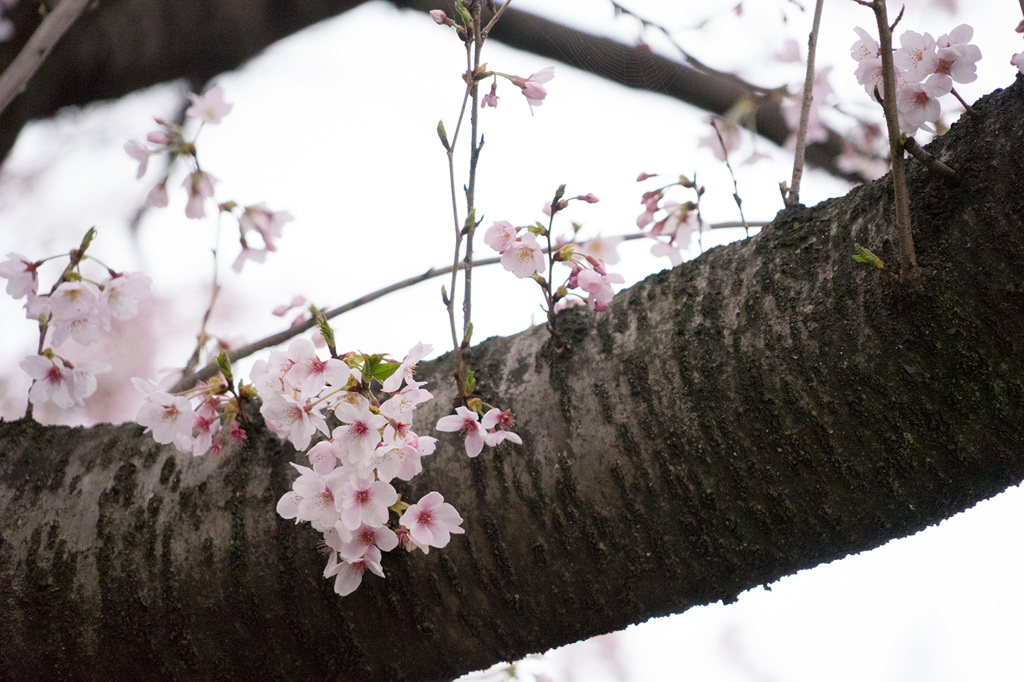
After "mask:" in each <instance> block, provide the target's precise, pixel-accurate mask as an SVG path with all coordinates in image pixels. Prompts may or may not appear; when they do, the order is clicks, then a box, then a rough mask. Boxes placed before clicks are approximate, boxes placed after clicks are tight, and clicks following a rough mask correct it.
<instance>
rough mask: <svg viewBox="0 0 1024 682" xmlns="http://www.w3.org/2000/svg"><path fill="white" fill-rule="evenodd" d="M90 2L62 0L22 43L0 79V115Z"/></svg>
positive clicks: (85, 0)
mask: <svg viewBox="0 0 1024 682" xmlns="http://www.w3.org/2000/svg"><path fill="white" fill-rule="evenodd" d="M91 2H92V0H63V2H61V3H60V4H59V5H57V6H56V7H55V8H54V9H53V10H52V11H51V12H50V13H49V14H47V15H46V18H45V19H43V21H42V23H41V24H39V28H37V29H36V30H35V33H33V34H32V37H31V38H29V39H28V42H27V43H25V47H23V48H22V49H21V52H19V53H18V56H17V57H15V58H14V61H12V62H11V64H10V66H8V67H7V70H6V71H4V72H3V74H2V75H0V113H3V111H4V110H5V109H6V108H7V106H8V105H9V104H10V103H11V102H12V101H13V100H14V98H15V97H17V96H18V95H19V94H21V91H22V90H24V89H25V86H26V85H27V84H28V82H29V81H30V80H31V79H32V76H34V75H35V73H36V71H37V70H38V69H39V67H40V66H41V65H42V63H43V61H44V60H45V59H46V57H47V55H49V54H50V51H51V50H52V49H53V48H54V46H56V45H57V42H58V41H60V39H61V38H62V37H63V36H64V34H65V33H67V31H68V29H69V28H71V25H72V24H74V23H75V21H77V20H78V17H80V16H82V13H83V12H85V9H86V7H88V6H89V4H90V3H91Z"/></svg>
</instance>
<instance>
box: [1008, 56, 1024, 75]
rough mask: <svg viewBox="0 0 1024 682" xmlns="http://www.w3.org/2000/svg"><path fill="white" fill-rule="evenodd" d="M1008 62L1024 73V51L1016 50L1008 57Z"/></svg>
mask: <svg viewBox="0 0 1024 682" xmlns="http://www.w3.org/2000/svg"><path fill="white" fill-rule="evenodd" d="M1010 64H1012V65H1013V66H1016V67H1017V70H1018V71H1020V72H1021V73H1022V74H1024V52H1016V53H1014V55H1013V56H1012V57H1010Z"/></svg>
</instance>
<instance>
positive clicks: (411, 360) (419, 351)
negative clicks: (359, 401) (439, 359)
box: [381, 342, 434, 393]
mask: <svg viewBox="0 0 1024 682" xmlns="http://www.w3.org/2000/svg"><path fill="white" fill-rule="evenodd" d="M432 350H434V347H433V346H431V345H430V344H428V343H422V342H421V343H417V344H416V345H415V346H413V347H412V348H410V349H409V353H408V354H407V355H406V356H405V358H404V359H403V360H402V363H401V364H400V365H399V366H398V369H396V370H395V373H394V374H392V375H391V376H389V377H388V378H387V379H385V380H384V383H383V384H382V386H381V388H383V389H384V390H385V391H387V392H388V393H394V392H395V391H397V390H398V389H399V388H401V386H402V382H403V381H404V382H405V383H406V384H411V383H412V382H413V373H414V372H415V371H416V364H417V363H418V362H419V361H420V360H422V359H423V358H425V357H426V356H427V355H428V354H429V353H430V351H432Z"/></svg>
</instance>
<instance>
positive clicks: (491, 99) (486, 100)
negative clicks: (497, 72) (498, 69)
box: [480, 80, 498, 109]
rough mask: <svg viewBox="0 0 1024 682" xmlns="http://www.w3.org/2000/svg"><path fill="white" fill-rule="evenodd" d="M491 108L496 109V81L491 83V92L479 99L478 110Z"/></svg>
mask: <svg viewBox="0 0 1024 682" xmlns="http://www.w3.org/2000/svg"><path fill="white" fill-rule="evenodd" d="M484 107H493V108H495V109H497V108H498V81H497V80H495V81H493V82H491V91H490V92H488V93H487V94H486V95H484V96H483V97H482V98H481V99H480V108H481V109H483V108H484Z"/></svg>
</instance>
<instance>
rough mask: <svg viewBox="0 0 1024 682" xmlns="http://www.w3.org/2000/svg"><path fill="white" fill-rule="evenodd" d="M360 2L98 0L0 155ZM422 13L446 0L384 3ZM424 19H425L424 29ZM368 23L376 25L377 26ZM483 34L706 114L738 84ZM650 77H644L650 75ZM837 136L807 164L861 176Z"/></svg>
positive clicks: (26, 6)
mask: <svg viewBox="0 0 1024 682" xmlns="http://www.w3.org/2000/svg"><path fill="white" fill-rule="evenodd" d="M365 2H366V0H289V1H288V2H282V1H280V0H278V1H273V0H173V1H172V0H102V2H99V3H98V5H97V6H96V8H95V9H94V10H93V11H91V12H89V13H87V14H86V15H85V16H84V17H83V18H82V19H81V20H80V21H79V23H78V24H77V25H76V26H73V27H72V29H71V30H70V31H69V32H68V34H67V35H66V36H65V38H64V39H63V40H62V41H61V42H60V43H59V44H58V45H57V47H56V48H55V49H54V51H53V53H52V54H51V55H50V57H49V58H48V59H47V60H46V62H44V64H43V66H42V68H41V69H40V71H39V72H38V73H37V74H36V76H35V78H34V79H33V80H32V81H31V82H30V83H29V84H28V87H27V88H26V90H25V91H24V92H23V93H22V94H21V95H20V96H19V97H18V98H17V99H16V100H15V101H14V102H13V103H12V105H11V106H10V107H9V108H8V110H7V111H5V112H3V113H2V114H0V162H2V161H3V159H5V158H6V157H7V154H8V153H9V152H10V150H11V147H12V146H13V145H14V142H15V140H16V139H17V136H18V133H19V132H20V131H21V129H22V128H23V127H24V126H25V124H27V123H28V122H29V121H31V120H34V119H38V118H45V117H49V116H52V115H54V114H55V113H56V112H57V111H58V110H60V109H61V108H63V107H67V106H82V105H85V104H88V103H90V102H94V101H98V100H104V99H114V98H118V97H122V96H124V95H127V94H128V93H131V92H134V91H135V90H139V89H141V88H145V87H149V86H151V85H156V84H158V83H164V82H167V81H170V80H174V79H178V78H184V79H186V80H187V81H189V83H190V84H191V86H192V87H193V89H195V90H198V89H200V88H201V87H202V85H203V84H204V83H206V82H207V81H209V80H210V79H212V78H214V77H215V76H217V75H218V74H220V73H223V72H225V71H230V70H232V69H236V68H238V67H239V66H241V65H242V64H243V63H245V62H246V61H247V60H249V59H251V58H252V57H254V56H256V55H257V54H259V53H260V52H261V51H262V50H263V49H264V48H266V47H268V46H269V45H271V44H272V43H274V42H276V41H278V40H280V39H282V38H285V37H287V36H289V35H292V34H293V33H296V32H298V31H300V30H301V29H303V28H306V27H308V26H311V25H313V24H315V23H317V22H319V21H322V20H324V19H326V18H329V17H332V16H336V15H338V14H342V13H344V12H347V11H348V10H351V9H354V8H355V7H358V6H360V5H362V4H364V3H365ZM390 2H391V3H392V4H394V5H395V6H397V7H401V8H407V9H414V10H417V11H421V12H427V11H429V10H431V9H436V8H438V7H447V8H448V9H449V11H448V14H449V15H453V16H454V12H453V11H451V2H450V1H449V0H390ZM36 10H37V5H36V3H34V2H29V1H27V0H26V1H23V2H21V3H20V4H19V5H18V7H17V8H16V9H15V12H14V14H12V15H11V17H12V19H13V20H14V22H15V25H16V33H15V39H13V40H11V41H9V42H7V43H0V71H2V70H3V68H5V67H6V66H7V65H8V64H9V63H10V62H11V61H12V60H13V59H14V57H15V55H16V54H17V52H18V50H20V49H21V47H22V46H23V45H24V43H25V41H26V40H28V37H29V36H30V35H31V33H32V31H33V30H34V28H35V26H37V25H38V23H39V20H40V19H39V15H38V12H37V11H36ZM429 28H430V27H429V25H427V24H425V30H428V29H429ZM374 30H377V31H380V32H381V33H384V32H385V31H386V29H384V28H380V27H378V28H376V29H374ZM491 36H492V37H493V38H495V39H496V40H499V41H501V42H503V43H505V44H507V45H509V46H510V47H514V48H518V49H522V50H526V51H528V52H533V53H535V54H538V55H541V56H544V57H548V58H550V59H555V60H558V61H560V62H562V63H564V64H568V65H570V66H574V67H577V68H579V69H582V70H584V71H588V72H591V73H594V74H595V75H598V76H601V77H603V78H607V79H609V80H612V81H614V82H616V83H621V84H622V85H625V86H627V87H631V88H637V89H642V90H650V91H653V92H658V93H660V94H664V95H666V96H669V97H673V98H676V99H678V100H680V101H683V102H686V103H688V104H692V105H693V106H696V107H699V108H701V109H704V110H706V111H709V112H712V113H716V114H725V113H726V112H727V111H728V110H729V109H731V108H732V107H733V106H734V105H735V104H736V103H737V102H738V101H739V100H741V99H743V98H747V97H749V96H750V94H751V93H750V92H748V90H747V89H746V88H745V87H743V86H742V85H741V84H739V82H738V81H737V80H736V79H734V78H730V77H728V76H715V75H710V74H706V73H704V72H702V71H700V70H698V69H695V68H692V67H691V66H688V65H686V64H680V63H678V62H675V61H672V60H669V59H665V58H663V57H659V56H657V55H645V54H641V53H639V52H637V51H636V50H635V49H633V47H631V46H628V45H622V44H621V43H617V42H615V41H613V40H609V39H606V38H601V37H599V36H594V35H590V34H588V33H584V32H582V31H577V30H575V29H573V28H571V27H568V26H563V25H561V24H558V23H556V22H552V21H548V20H546V19H543V18H541V17H538V16H535V15H532V14H529V13H527V12H521V11H518V10H515V9H510V10H509V11H508V12H506V13H505V15H504V16H503V18H502V19H501V21H499V22H498V23H497V24H496V25H495V28H494V30H493V31H492V33H491ZM652 74H656V75H652ZM756 129H757V132H758V133H759V134H760V135H762V136H764V137H765V138H766V139H769V140H771V141H773V142H775V143H776V144H780V145H781V144H782V143H783V142H785V140H786V138H787V137H788V136H789V133H790V131H789V127H788V126H787V125H786V122H785V120H784V119H783V118H782V114H781V112H780V110H779V104H778V102H777V101H772V100H769V99H767V98H763V99H762V101H761V103H760V107H759V109H758V113H757V116H756ZM842 151H843V144H842V139H841V137H840V136H839V135H838V134H836V133H835V132H832V131H829V139H828V140H827V141H826V142H824V143H820V144H815V145H810V146H809V147H808V151H807V160H808V162H809V163H812V164H815V165H817V166H819V167H821V168H824V169H825V170H827V171H828V172H830V173H832V174H833V175H836V176H838V177H842V178H845V179H848V180H853V181H859V180H860V179H861V178H860V177H859V176H858V175H856V174H853V173H849V172H845V171H843V170H842V169H840V168H839V166H838V165H837V160H838V158H839V155H840V154H841V153H842Z"/></svg>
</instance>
